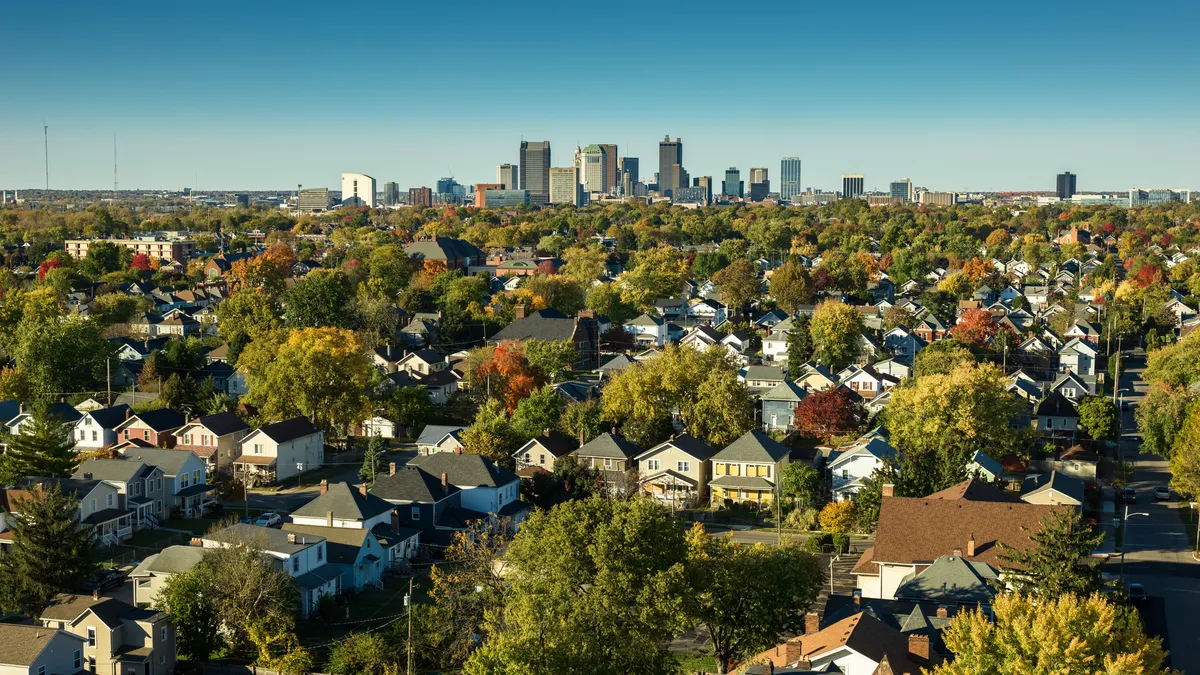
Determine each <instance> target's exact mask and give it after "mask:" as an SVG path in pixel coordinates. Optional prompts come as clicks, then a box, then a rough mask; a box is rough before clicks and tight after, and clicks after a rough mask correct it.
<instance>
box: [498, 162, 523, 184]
mask: <svg viewBox="0 0 1200 675" xmlns="http://www.w3.org/2000/svg"><path fill="white" fill-rule="evenodd" d="M520 180H521V177H520V175H518V174H517V165H515V164H501V165H499V166H497V167H496V182H497V183H499V184H501V185H503V186H504V189H505V190H519V189H520V185H519V181H520Z"/></svg>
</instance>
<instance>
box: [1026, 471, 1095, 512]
mask: <svg viewBox="0 0 1200 675" xmlns="http://www.w3.org/2000/svg"><path fill="white" fill-rule="evenodd" d="M1051 490H1054V491H1056V492H1058V493H1059V494H1062V495H1065V496H1067V497H1069V498H1071V499H1072V500H1073V501H1074V502H1075V503H1076V504H1083V481H1081V480H1079V479H1078V478H1072V477H1070V476H1067V475H1064V474H1061V473H1059V472H1057V471H1051V472H1050V473H1044V474H1041V475H1037V476H1026V477H1025V482H1024V483H1023V484H1022V485H1021V499H1022V500H1028V498H1029V497H1032V496H1033V495H1036V494H1041V493H1043V492H1049V491H1051Z"/></svg>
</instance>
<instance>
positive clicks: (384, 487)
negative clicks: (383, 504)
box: [371, 466, 458, 503]
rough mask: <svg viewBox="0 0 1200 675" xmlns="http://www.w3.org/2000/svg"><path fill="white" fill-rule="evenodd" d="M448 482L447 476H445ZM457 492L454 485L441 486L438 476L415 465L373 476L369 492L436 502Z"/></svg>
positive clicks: (386, 497)
mask: <svg viewBox="0 0 1200 675" xmlns="http://www.w3.org/2000/svg"><path fill="white" fill-rule="evenodd" d="M447 482H449V477H447ZM455 492H458V488H457V487H455V486H454V485H448V486H446V487H445V488H443V487H442V481H441V479H440V478H439V477H437V476H433V475H432V474H430V473H428V472H426V471H424V470H422V469H420V468H418V467H416V466H405V467H403V468H399V469H396V473H394V474H380V475H378V476H376V477H375V484H374V485H373V486H372V487H371V494H372V495H375V496H376V497H379V498H381V499H386V500H388V501H398V502H424V503H432V502H437V501H441V500H443V499H445V498H446V497H449V496H450V495H452V494H454V493H455Z"/></svg>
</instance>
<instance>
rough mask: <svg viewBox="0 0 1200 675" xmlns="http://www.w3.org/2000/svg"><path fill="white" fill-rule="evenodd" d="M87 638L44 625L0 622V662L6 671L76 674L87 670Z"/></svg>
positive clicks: (12, 674) (29, 674)
mask: <svg viewBox="0 0 1200 675" xmlns="http://www.w3.org/2000/svg"><path fill="white" fill-rule="evenodd" d="M86 643H87V639H86V638H82V637H80V636H78V635H75V634H73V633H68V632H67V631H63V630H46V628H45V627H43V626H41V625H37V626H28V625H25V624H19V623H3V624H0V645H4V647H0V662H2V663H3V665H2V666H0V668H3V672H4V673H5V675H75V674H76V673H84V672H87V670H86V668H85V666H86V665H87V662H86V661H84V660H83V652H84V649H85V647H86Z"/></svg>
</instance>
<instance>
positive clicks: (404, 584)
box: [296, 577, 432, 644]
mask: <svg viewBox="0 0 1200 675" xmlns="http://www.w3.org/2000/svg"><path fill="white" fill-rule="evenodd" d="M431 586H432V584H431V583H430V581H429V579H425V578H415V579H413V601H414V602H418V603H427V602H429V601H430V599H429V589H430V587H431ZM406 593H408V579H404V578H400V577H389V578H387V579H385V580H384V582H383V588H382V589H376V588H370V587H367V588H364V589H363V591H362V592H361V593H359V594H358V595H355V596H354V597H353V598H351V599H350V602H349V603H347V604H346V605H345V606H342V607H339V608H338V615H337V616H336V617H335V618H333V619H330V620H325V619H322V618H320V617H314V618H312V619H309V620H308V621H303V622H301V623H299V624H298V625H297V631H296V632H297V634H298V635H299V636H300V639H301V641H303V642H305V643H309V644H312V643H324V642H329V641H331V640H337V639H339V638H341V637H343V636H345V635H348V634H349V633H352V632H360V631H363V630H366V629H368V628H376V627H378V626H379V623H378V622H371V620H372V619H378V618H380V617H393V616H394V615H396V614H403V613H404V595H405V594H406ZM347 612H348V614H347ZM346 622H368V623H358V624H353V623H351V624H347V625H330V624H345V623H346Z"/></svg>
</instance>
